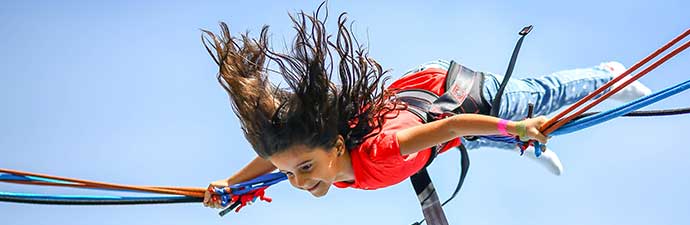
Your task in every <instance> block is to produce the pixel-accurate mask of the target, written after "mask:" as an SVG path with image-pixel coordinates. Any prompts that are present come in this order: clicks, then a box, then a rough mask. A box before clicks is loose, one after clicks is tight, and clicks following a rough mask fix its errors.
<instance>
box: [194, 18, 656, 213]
mask: <svg viewBox="0 0 690 225" xmlns="http://www.w3.org/2000/svg"><path fill="white" fill-rule="evenodd" d="M344 15H345V14H344V13H343V14H341V15H340V17H339V19H338V32H337V33H336V34H335V37H331V36H330V34H328V33H327V32H326V30H325V25H324V22H323V21H321V20H319V18H318V10H317V12H316V13H315V14H314V15H312V16H310V15H306V14H305V13H300V14H298V15H297V17H293V16H291V19H292V21H293V22H294V25H295V29H296V31H297V35H296V37H295V40H294V43H293V46H292V49H291V51H290V52H289V53H280V52H275V51H273V50H272V49H271V48H269V47H268V38H267V36H268V28H267V27H264V28H263V29H262V31H261V34H260V36H259V38H258V39H251V38H249V37H248V34H244V35H241V38H237V37H234V36H232V35H231V34H230V31H229V29H228V27H227V25H226V24H225V23H221V35H220V36H217V35H215V34H214V33H212V32H209V31H204V33H205V36H204V45H205V46H206V48H207V50H208V51H209V53H210V54H211V56H212V58H213V60H214V61H215V62H216V63H217V64H218V66H219V68H220V71H219V74H218V81H219V82H220V84H221V86H222V87H223V88H224V89H225V90H226V91H227V92H228V94H229V96H230V98H231V102H232V106H233V110H234V112H235V114H236V115H237V116H238V118H239V121H240V122H241V123H242V129H243V131H244V135H245V137H246V139H247V140H248V141H249V142H250V143H251V145H252V147H253V148H254V151H256V153H257V154H258V157H256V158H255V159H254V160H252V161H251V162H250V163H249V164H248V165H246V166H245V167H244V168H242V169H241V170H240V171H238V172H236V173H235V174H234V175H232V176H230V177H229V178H227V179H221V180H219V181H215V182H213V183H211V186H216V187H222V186H228V185H232V184H235V183H239V182H242V181H246V180H249V179H252V178H254V177H257V176H259V175H262V174H265V173H269V172H271V171H274V170H275V169H278V170H279V171H280V172H282V173H285V174H286V175H287V176H288V179H289V181H290V184H292V185H293V186H294V187H296V188H298V189H302V190H305V191H308V192H310V193H311V194H312V195H313V196H315V197H321V196H324V195H326V194H327V193H328V191H329V189H330V187H331V186H336V187H339V188H347V187H350V188H358V189H365V190H373V189H378V188H383V187H387V186H391V185H394V184H397V183H399V182H401V181H403V180H405V179H407V178H408V177H410V176H411V175H413V174H414V173H416V172H417V171H419V170H420V169H421V168H422V167H423V166H424V165H425V164H426V163H427V161H428V159H429V158H430V155H431V149H430V148H431V147H433V146H436V145H439V144H442V143H446V144H445V145H444V147H443V148H441V149H440V151H439V152H440V153H443V152H445V151H447V150H448V149H450V148H453V147H457V146H458V145H460V144H461V143H464V144H465V145H466V147H467V148H468V149H474V148H478V147H484V146H493V147H500V148H507V149H514V148H515V146H510V145H505V144H502V143H496V142H491V141H485V140H482V139H480V140H478V141H466V140H464V139H463V138H461V137H463V136H470V135H500V134H505V132H507V133H509V134H511V135H518V133H522V134H521V136H527V137H528V138H530V139H534V140H537V141H539V142H542V143H546V142H547V140H548V139H547V137H545V136H544V135H543V134H542V133H541V132H540V131H539V127H540V126H541V125H542V124H543V123H544V122H545V121H546V118H545V117H543V116H539V117H536V118H531V119H525V118H526V117H527V108H528V107H527V104H528V103H533V104H534V105H535V107H534V114H535V115H546V114H549V113H551V112H554V111H556V110H558V109H559V108H561V107H562V106H565V105H567V104H571V103H574V102H575V101H577V100H578V99H580V98H582V97H584V96H585V95H587V94H588V93H590V92H592V91H593V90H595V89H597V88H599V87H600V86H602V85H603V84H605V83H606V82H608V81H609V80H611V79H612V78H613V77H614V76H615V75H618V74H620V73H622V72H623V71H624V70H625V69H624V68H623V66H622V65H621V64H620V63H616V62H609V63H602V64H601V65H599V66H596V67H591V68H585V69H576V70H567V71H561V72H557V73H554V74H551V75H548V76H544V77H541V78H528V79H521V80H511V81H510V82H509V83H508V85H507V87H506V90H505V92H504V95H503V98H502V102H501V105H500V111H499V114H498V117H500V118H496V117H491V116H487V115H481V114H458V115H455V116H451V117H447V118H445V119H441V120H437V121H434V122H430V123H423V122H422V121H421V120H420V119H419V118H418V117H417V116H415V115H414V114H413V113H411V112H410V111H408V110H406V108H407V104H405V103H404V102H401V100H400V99H398V98H396V93H398V92H400V91H402V90H408V89H423V90H427V91H430V92H433V93H434V94H436V95H442V94H443V93H444V92H445V90H444V89H445V88H444V83H445V82H444V81H445V79H446V72H447V70H448V62H446V61H440V60H439V61H435V62H431V63H427V64H424V65H422V66H420V67H418V68H416V69H413V70H411V71H409V72H408V73H406V74H405V75H404V76H402V77H401V78H400V79H398V80H396V81H395V82H393V83H392V84H391V85H390V86H389V87H387V88H383V87H384V86H385V83H386V80H387V77H384V75H386V73H387V72H388V71H386V70H383V69H382V66H381V65H379V64H378V63H377V62H376V61H375V60H374V59H372V58H370V57H369V56H368V53H367V50H366V49H365V48H364V47H363V46H360V45H359V44H358V42H357V40H356V39H355V37H354V36H353V35H351V34H350V33H349V30H348V29H347V24H346V18H345V16H344ZM268 62H272V63H274V64H275V65H277V68H278V71H274V70H271V69H269V68H268ZM269 71H273V72H276V73H278V74H280V75H282V77H283V78H284V80H285V82H286V83H287V88H286V89H285V88H280V87H277V86H274V85H272V84H271V83H270V82H269V80H268V72H269ZM480 74H482V79H483V82H482V83H481V85H480V86H478V87H479V89H478V90H475V91H479V92H478V93H481V98H482V99H475V100H481V101H483V102H487V103H490V102H491V101H492V100H493V97H494V95H495V94H496V92H497V89H498V86H499V83H500V81H501V80H502V77H499V76H496V75H493V74H488V73H480ZM649 92H650V91H649V89H647V88H646V87H644V86H643V85H642V84H640V83H634V84H633V85H630V86H629V87H628V88H626V89H624V90H623V91H622V92H621V93H619V94H617V95H615V96H614V97H613V98H614V99H618V100H622V101H628V100H630V99H634V98H637V97H640V96H643V95H646V94H649ZM489 106H490V107H493V106H491V105H489ZM521 127H522V128H524V130H523V131H522V132H518V129H519V128H521ZM540 158H545V161H546V162H547V163H550V164H551V165H553V166H555V167H557V169H556V170H558V171H560V163H559V162H558V160H557V157H556V156H555V155H554V154H553V152H552V151H546V152H545V154H544V155H543V156H542V157H540ZM204 205H205V206H209V207H213V208H219V207H220V205H219V203H218V202H213V201H211V200H210V193H206V198H205V200H204Z"/></svg>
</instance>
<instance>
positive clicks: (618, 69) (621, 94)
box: [599, 61, 652, 102]
mask: <svg viewBox="0 0 690 225" xmlns="http://www.w3.org/2000/svg"><path fill="white" fill-rule="evenodd" d="M599 67H600V68H602V69H605V70H608V71H610V72H611V73H612V74H613V75H614V76H618V75H620V74H622V73H623V72H625V70H626V69H625V66H623V64H621V63H619V62H615V61H611V62H605V63H601V64H599ZM630 78H632V76H630V75H627V76H626V77H625V78H623V79H621V80H620V81H618V82H617V83H615V84H613V85H612V86H611V89H614V88H616V87H618V86H620V85H621V84H623V82H625V81H627V80H629V79H630ZM650 94H652V90H651V89H649V88H648V87H647V86H645V85H644V84H642V83H640V82H639V81H634V82H632V83H631V84H629V85H628V86H626V87H625V88H623V89H622V90H620V91H618V92H617V93H616V94H613V95H611V97H610V98H611V99H613V100H617V101H620V102H629V101H632V100H635V99H638V98H640V97H643V96H647V95H650Z"/></svg>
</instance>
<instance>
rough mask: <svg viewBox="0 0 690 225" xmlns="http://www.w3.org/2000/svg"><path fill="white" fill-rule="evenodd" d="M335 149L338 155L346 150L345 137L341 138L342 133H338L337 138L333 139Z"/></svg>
mask: <svg viewBox="0 0 690 225" xmlns="http://www.w3.org/2000/svg"><path fill="white" fill-rule="evenodd" d="M335 150H336V151H337V153H338V156H341V155H343V154H344V153H345V151H347V149H346V148H345V139H344V138H343V136H342V135H338V139H337V140H335Z"/></svg>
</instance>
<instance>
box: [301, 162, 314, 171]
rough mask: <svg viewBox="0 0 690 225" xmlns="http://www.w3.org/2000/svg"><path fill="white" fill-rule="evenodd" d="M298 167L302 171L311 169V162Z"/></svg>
mask: <svg viewBox="0 0 690 225" xmlns="http://www.w3.org/2000/svg"><path fill="white" fill-rule="evenodd" d="M300 169H302V171H309V170H310V169H311V163H310V164H306V165H304V166H302V167H300Z"/></svg>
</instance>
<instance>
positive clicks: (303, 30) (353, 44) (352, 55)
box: [202, 3, 405, 158]
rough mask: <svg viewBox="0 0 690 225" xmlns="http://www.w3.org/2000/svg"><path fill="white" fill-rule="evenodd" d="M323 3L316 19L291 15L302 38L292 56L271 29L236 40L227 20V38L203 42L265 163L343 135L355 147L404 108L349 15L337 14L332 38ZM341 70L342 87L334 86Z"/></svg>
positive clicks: (326, 145) (212, 36)
mask: <svg viewBox="0 0 690 225" xmlns="http://www.w3.org/2000/svg"><path fill="white" fill-rule="evenodd" d="M323 5H324V4H323V3H322V4H321V5H320V6H319V8H318V9H317V10H316V12H314V13H313V14H312V15H308V14H306V13H304V12H303V11H302V12H300V13H298V14H297V15H296V16H295V15H290V19H291V20H292V22H293V25H294V29H295V30H296V32H297V35H296V36H295V39H294V42H293V43H292V46H291V48H290V51H289V52H288V53H280V52H276V51H274V50H272V49H271V48H269V44H268V26H264V27H263V29H261V34H260V35H259V37H258V38H257V39H252V38H250V37H249V33H248V32H247V33H244V34H242V35H241V37H240V38H237V37H234V36H232V35H231V34H230V30H229V28H228V25H227V24H225V23H223V22H221V23H220V29H221V33H220V35H216V34H214V33H212V32H210V31H207V30H203V34H202V42H203V44H204V46H205V47H206V50H207V51H208V52H209V54H210V55H211V57H212V58H213V60H214V61H215V63H216V64H217V65H218V67H219V73H218V76H217V79H218V82H219V83H220V84H221V86H222V87H223V88H224V89H225V91H227V93H228V95H229V96H230V98H231V102H232V108H233V111H234V112H235V114H236V115H237V117H238V118H239V120H240V122H241V124H242V130H243V131H244V135H245V138H246V139H247V140H248V141H249V142H250V143H251V144H252V147H253V148H254V150H255V151H256V153H257V154H258V155H259V156H261V157H263V158H268V157H270V156H271V155H273V154H275V153H279V152H281V151H284V150H285V149H286V148H288V147H291V146H294V145H305V146H308V147H324V148H326V149H330V148H331V147H333V146H334V145H335V142H336V140H337V138H338V135H342V136H343V138H344V139H345V144H346V147H347V148H348V149H351V148H353V147H355V146H357V145H359V144H361V143H362V141H364V140H365V139H366V138H368V137H371V136H373V135H375V134H377V133H379V132H380V130H381V125H382V123H383V120H384V119H385V118H388V117H392V116H396V115H397V113H391V112H396V110H400V109H402V108H403V107H405V106H404V104H401V103H400V102H399V101H398V100H397V99H395V97H394V94H393V93H391V92H390V91H387V90H385V89H384V86H385V82H386V80H388V79H389V77H387V76H384V75H385V74H386V73H387V72H388V70H383V69H382V67H381V65H379V64H378V63H377V62H376V61H375V60H374V59H372V58H371V57H369V55H368V49H367V48H366V46H362V45H360V44H359V43H358V41H357V39H356V38H355V37H354V35H351V34H350V31H349V29H348V23H347V17H346V13H342V14H340V16H339V17H338V32H337V34H336V35H335V36H336V37H335V41H332V40H331V35H330V34H328V33H327V32H326V28H325V21H326V18H327V17H328V12H327V11H328V10H327V9H326V10H325V16H324V18H323V19H322V20H321V19H320V18H319V12H320V11H321V8H322V7H323ZM334 58H335V60H334ZM336 61H337V64H334V62H336ZM268 62H272V63H275V65H277V66H278V67H279V69H278V71H275V72H278V73H279V74H280V75H282V77H283V79H284V80H285V81H286V83H287V85H288V88H286V89H282V88H279V87H276V86H275V85H273V84H272V83H271V82H269V80H268V72H269V70H270V69H268ZM334 67H336V68H337V76H338V77H337V78H338V82H339V85H336V84H335V83H334V82H333V81H331V78H332V76H333V75H336V74H334V73H333V69H334Z"/></svg>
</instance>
